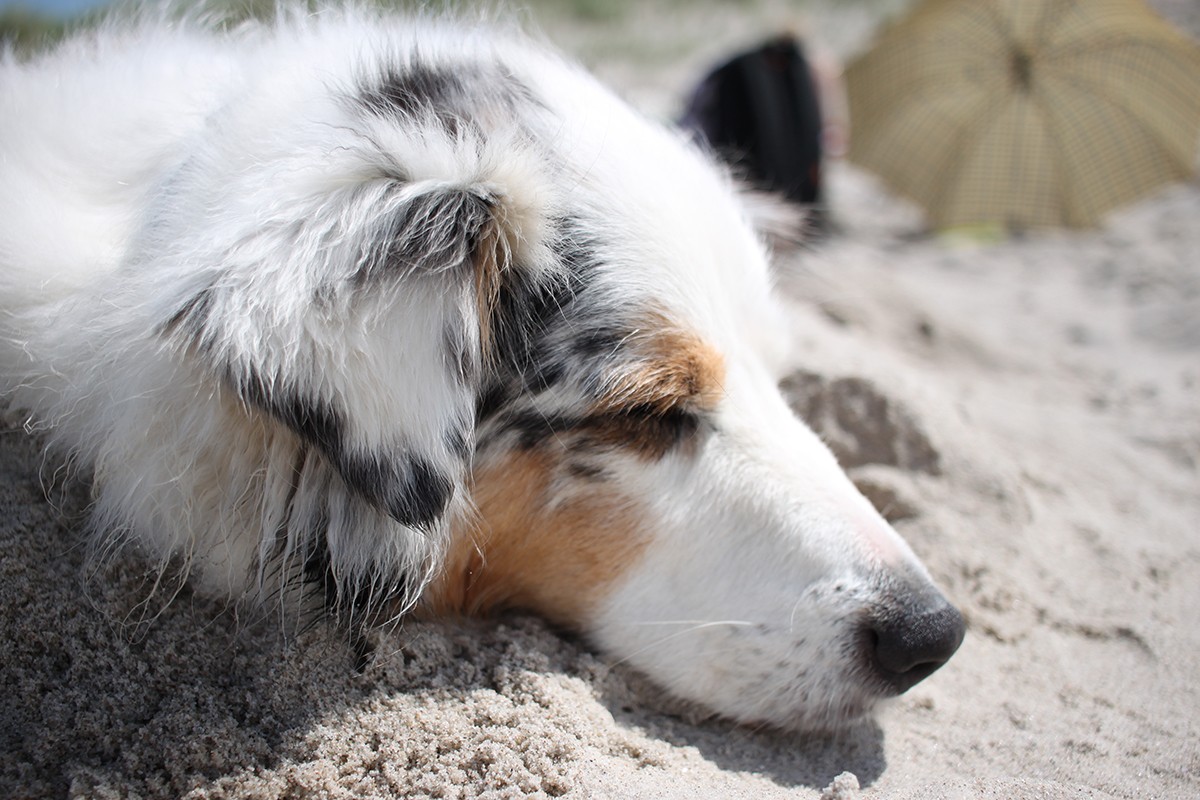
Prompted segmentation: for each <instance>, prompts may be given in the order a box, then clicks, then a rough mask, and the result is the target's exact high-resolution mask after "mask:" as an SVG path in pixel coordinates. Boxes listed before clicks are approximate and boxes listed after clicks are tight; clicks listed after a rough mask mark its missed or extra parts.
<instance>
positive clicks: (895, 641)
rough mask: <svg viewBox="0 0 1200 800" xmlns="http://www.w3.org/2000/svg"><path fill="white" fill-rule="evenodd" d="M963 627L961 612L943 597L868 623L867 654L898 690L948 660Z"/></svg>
mask: <svg viewBox="0 0 1200 800" xmlns="http://www.w3.org/2000/svg"><path fill="white" fill-rule="evenodd" d="M966 628H967V625H966V621H965V620H964V619H963V615H962V614H961V613H960V612H959V610H958V609H957V608H955V607H954V606H952V605H950V604H949V603H947V602H945V601H944V600H943V601H942V602H941V603H939V604H938V605H936V606H934V607H932V608H928V607H926V608H922V609H919V610H915V611H913V610H910V611H908V612H907V613H903V614H899V615H894V616H892V615H889V616H888V617H887V618H885V619H879V620H876V621H874V622H871V623H869V624H868V626H867V632H868V636H867V646H868V648H869V652H868V658H869V659H870V661H871V664H872V666H873V667H874V671H875V672H876V673H877V674H878V675H879V676H880V677H881V678H882V679H883V680H884V681H885V682H886V683H887V684H888V686H889V687H890V688H891V689H893V690H894V691H895V693H896V694H900V693H902V692H906V691H908V690H909V689H910V688H912V687H913V686H915V685H916V684H918V683H920V682H921V681H923V680H925V679H926V678H928V677H929V676H930V675H932V674H933V673H934V672H935V671H936V670H937V669H938V668H939V667H941V666H942V665H943V664H945V663H946V662H947V661H949V660H950V656H952V655H954V653H955V651H956V650H958V646H959V645H960V644H962V640H963V635H964V633H965V632H966Z"/></svg>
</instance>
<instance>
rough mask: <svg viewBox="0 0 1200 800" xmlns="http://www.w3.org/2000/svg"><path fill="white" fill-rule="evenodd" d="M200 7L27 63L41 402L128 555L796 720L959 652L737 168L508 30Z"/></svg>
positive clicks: (3, 95)
mask: <svg viewBox="0 0 1200 800" xmlns="http://www.w3.org/2000/svg"><path fill="white" fill-rule="evenodd" d="M168 16H169V15H164V14H160V15H159V16H158V17H153V18H151V17H143V18H141V19H136V20H132V21H130V20H128V19H127V20H125V21H124V22H109V23H107V24H102V25H100V26H99V27H98V28H97V29H96V30H93V31H91V32H87V33H82V34H78V35H76V36H75V37H73V38H70V39H68V40H67V41H65V42H62V43H60V44H58V45H57V46H55V47H54V48H53V49H51V50H50V51H49V52H47V53H44V54H42V55H39V56H36V57H34V58H32V59H29V60H20V59H18V58H16V57H14V56H13V55H11V54H9V55H7V56H6V57H5V59H4V62H3V67H2V72H0V183H2V185H3V187H4V191H3V193H2V194H0V272H2V274H0V296H2V298H3V301H2V308H3V313H2V315H0V317H2V318H0V328H2V335H0V339H2V341H0V369H2V373H3V378H2V380H3V390H4V393H5V397H6V398H7V401H8V403H9V406H10V409H21V410H24V413H26V414H27V419H28V422H27V423H26V424H27V427H28V428H29V429H30V430H31V431H34V432H38V433H39V434H41V435H43V436H45V438H46V442H47V447H48V448H49V449H50V450H51V451H53V452H55V453H59V454H62V455H63V456H64V457H65V458H66V460H67V463H69V465H70V466H71V467H72V468H73V469H75V470H76V471H77V472H79V473H81V474H83V475H85V476H86V477H87V478H89V479H90V481H91V491H92V498H93V504H92V509H91V525H92V526H93V528H94V531H95V533H94V535H95V537H96V541H97V542H98V545H97V546H98V547H99V548H100V549H101V550H102V551H104V552H111V551H112V550H114V549H115V548H118V547H121V546H132V547H135V548H137V549H140V550H141V551H142V552H144V553H147V554H149V555H150V557H152V558H153V559H155V560H156V561H157V562H158V563H160V564H162V565H164V568H165V565H167V564H179V565H182V568H183V569H184V570H185V571H186V573H187V574H188V576H189V579H190V580H191V581H192V582H193V583H194V585H195V586H196V587H197V588H198V589H199V590H201V591H204V592H207V593H210V594H214V595H219V596H227V597H232V598H241V599H245V600H246V601H247V602H252V603H258V604H262V605H263V607H266V608H274V609H277V612H278V613H279V614H280V615H281V617H283V618H285V623H286V620H295V619H297V618H301V617H304V615H306V614H309V613H312V612H313V611H314V610H323V613H326V614H328V615H331V616H332V617H334V618H336V619H338V620H340V621H341V623H342V624H344V625H346V626H348V627H349V628H351V629H356V630H361V629H363V628H365V627H369V626H372V625H377V624H382V623H383V622H387V621H389V620H392V619H396V618H399V617H400V616H402V615H404V614H407V613H423V614H450V615H453V614H465V615H482V614H487V613H489V612H494V611H497V610H499V609H504V608H514V607H515V608H521V609H527V610H531V611H533V612H536V613H538V614H541V615H542V616H544V617H545V618H546V619H548V620H549V621H550V622H551V623H552V624H555V625H557V626H561V627H562V628H564V629H569V630H574V631H578V632H580V633H581V634H582V635H583V636H584V637H586V639H587V641H589V642H590V643H591V644H592V645H593V646H595V647H596V648H597V649H598V650H599V651H601V652H602V653H604V654H606V655H607V656H608V657H610V658H612V659H616V660H620V661H622V662H625V663H628V664H630V665H632V666H633V667H635V668H636V669H638V670H640V671H642V672H644V673H645V674H647V675H648V676H649V677H650V678H651V679H652V680H654V681H656V682H657V683H658V684H660V685H661V686H663V687H665V688H666V689H667V690H669V691H670V692H673V693H675V694H677V695H679V696H682V697H684V698H687V699H690V700H694V701H697V702H699V703H701V704H703V705H705V706H706V707H708V708H710V709H712V710H714V711H715V712H717V713H719V714H721V715H725V716H727V717H730V718H732V719H735V720H741V721H746V722H754V723H763V724H770V725H774V726H780V727H783V728H790V729H797V730H809V731H818V730H830V729H836V728H838V727H839V726H842V725H844V724H846V723H847V722H849V721H851V720H854V719H856V718H859V717H861V716H862V715H864V714H866V713H867V712H869V710H870V709H871V708H872V707H873V706H874V705H875V704H876V702H877V701H878V700H880V699H881V698H885V697H888V696H893V695H895V694H898V693H900V692H903V691H905V690H907V689H908V688H909V687H910V686H912V685H913V684H915V683H916V682H917V681H919V680H922V679H923V678H924V677H926V676H927V675H929V674H930V673H931V672H933V671H934V670H935V669H937V668H938V667H939V666H940V665H942V664H943V663H944V662H945V661H946V660H947V659H948V658H949V657H950V656H951V654H952V653H953V652H954V651H955V650H956V648H957V647H958V645H959V643H960V642H961V640H962V637H963V631H964V627H965V626H964V622H963V618H962V616H961V614H960V613H959V612H958V611H957V610H956V609H955V608H954V607H953V606H952V605H951V604H950V603H949V602H948V601H947V600H946V599H945V598H944V597H943V595H942V594H941V593H940V592H939V591H938V590H937V589H936V588H935V587H934V585H933V583H932V581H931V579H930V577H929V575H928V573H927V572H926V570H925V569H924V568H923V567H922V566H921V564H920V563H919V561H918V559H917V558H916V557H915V556H914V554H913V553H912V551H911V550H910V549H909V547H908V546H907V545H906V544H905V543H904V542H903V540H902V539H901V538H900V537H899V536H898V534H897V533H896V532H895V531H894V530H893V529H892V528H891V527H889V525H888V524H887V523H886V522H885V521H884V520H883V519H882V518H881V516H880V515H879V514H878V513H877V512H876V510H875V509H874V508H873V507H872V506H871V505H870V503H869V502H868V501H867V500H866V499H864V497H862V496H861V495H860V494H859V493H858V491H857V490H856V489H855V487H854V486H853V484H852V483H851V482H850V481H849V479H848V478H847V477H846V476H845V475H844V474H843V472H842V471H841V470H840V469H839V467H838V465H837V463H836V461H835V460H834V457H833V456H832V455H831V453H830V451H829V450H828V449H827V448H826V447H825V445H824V444H822V442H821V441H820V440H819V439H818V437H817V436H816V435H815V434H814V433H813V432H812V431H811V430H809V429H808V428H806V427H805V425H804V424H803V423H802V422H800V421H799V420H798V419H797V418H796V417H795V416H794V415H793V413H792V412H791V411H790V410H789V408H788V404H787V403H786V402H785V399H784V397H783V396H782V395H781V393H780V390H779V388H778V380H779V377H780V374H781V370H782V368H783V366H784V365H785V363H786V361H785V356H786V352H785V351H784V349H783V344H784V343H785V342H786V341H787V338H788V337H787V333H786V325H785V323H786V320H785V318H784V316H783V312H782V311H781V310H780V306H779V305H778V304H777V302H776V300H775V299H773V296H772V283H773V277H772V273H771V268H770V265H769V257H768V252H767V249H766V247H765V245H764V236H763V234H762V233H761V231H760V230H758V229H756V227H755V214H754V209H755V207H756V206H761V203H760V202H753V203H752V202H747V201H746V200H745V198H744V196H743V194H742V192H741V191H740V190H739V188H738V186H737V185H736V183H735V181H734V180H733V179H732V178H731V177H730V175H729V174H728V171H727V170H725V169H723V168H722V167H721V166H719V165H718V164H717V163H716V160H715V159H714V158H713V157H712V156H711V155H710V154H708V153H705V152H703V150H702V149H700V147H698V146H697V145H695V144H694V143H692V142H689V141H688V140H687V139H686V137H685V136H683V135H682V134H680V133H677V132H674V131H672V130H670V129H668V128H667V127H665V126H661V125H659V124H656V123H653V122H651V121H648V120H646V119H644V118H642V117H640V116H639V115H638V114H637V113H635V112H634V111H632V110H631V109H630V108H629V107H627V106H626V105H625V104H624V103H622V102H621V101H620V100H619V99H617V98H616V97H615V96H614V94H612V93H611V92H610V91H608V90H606V89H605V88H603V87H601V86H600V85H599V84H598V83H597V82H596V81H595V80H594V79H592V78H591V77H589V76H588V75H587V74H585V73H584V72H583V71H582V70H581V69H580V68H579V67H577V66H575V65H574V64H572V63H570V62H569V61H568V60H566V59H564V58H562V57H560V56H559V55H556V54H555V53H554V52H552V51H551V49H550V48H548V47H546V46H543V45H541V44H538V43H536V42H533V41H531V40H530V39H529V38H526V37H525V36H524V35H522V34H520V33H518V32H516V31H514V30H510V29H507V28H505V26H504V25H502V24H500V23H483V24H477V25H466V26H464V25H462V24H460V23H456V22H453V21H448V20H444V19H431V18H412V17H401V18H395V17H389V16H386V15H382V14H377V13H373V12H369V11H364V10H355V9H342V10H340V11H327V12H323V13H319V14H316V15H307V14H299V13H296V14H287V13H286V12H281V14H280V18H279V19H278V20H276V21H273V22H258V23H245V24H241V25H222V24H217V23H212V22H206V21H204V20H196V19H188V18H186V17H184V18H180V17H179V15H176V16H175V17H171V18H168Z"/></svg>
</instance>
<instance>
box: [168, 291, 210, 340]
mask: <svg viewBox="0 0 1200 800" xmlns="http://www.w3.org/2000/svg"><path fill="white" fill-rule="evenodd" d="M212 306H213V298H212V290H211V289H205V290H203V291H201V292H197V293H196V294H195V295H193V296H192V297H191V298H190V299H189V300H188V301H187V302H186V303H184V304H183V306H181V307H180V309H179V310H178V311H176V312H175V313H174V314H172V315H171V317H170V318H169V319H168V320H167V321H166V322H165V323H163V324H162V325H161V326H159V328H158V331H157V332H158V333H159V334H160V335H171V334H174V333H175V332H177V331H182V332H183V333H184V335H185V336H186V338H187V339H188V340H189V341H190V342H192V343H193V344H195V345H196V346H198V347H201V348H203V347H204V338H205V330H207V328H208V321H209V318H210V317H211V316H212Z"/></svg>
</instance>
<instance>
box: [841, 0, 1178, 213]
mask: <svg viewBox="0 0 1200 800" xmlns="http://www.w3.org/2000/svg"><path fill="white" fill-rule="evenodd" d="M846 80H847V84H848V90H849V96H850V125H851V142H850V152H849V156H850V159H851V160H852V161H855V162H856V163H858V164H861V165H862V166H864V167H867V168H868V169H870V170H872V171H874V172H876V173H878V174H879V175H880V176H882V177H883V178H884V179H885V180H886V181H887V182H888V183H889V184H891V186H892V187H893V188H894V189H896V190H897V191H899V192H900V193H902V194H905V195H907V196H909V197H911V198H913V199H914V200H916V201H917V202H919V203H920V204H922V205H923V206H924V207H925V209H926V210H927V212H928V214H929V218H930V222H931V223H932V224H933V226H934V227H936V228H948V227H954V226H960V225H975V224H980V223H999V224H1001V225H1006V226H1008V227H1010V228H1014V229H1024V228H1031V227H1044V226H1051V225H1068V226H1076V227H1078V226H1086V225H1093V224H1095V223H1096V222H1098V221H1099V219H1100V216H1101V215H1102V214H1103V213H1104V212H1105V211H1107V210H1108V209H1110V208H1112V207H1114V206H1116V205H1119V204H1121V203H1124V202H1127V201H1129V200H1132V199H1133V198H1135V197H1137V196H1139V195H1141V194H1143V193H1145V192H1146V191H1148V190H1149V189H1152V188H1153V187H1155V186H1157V185H1159V184H1161V183H1164V182H1167V181H1173V180H1179V179H1182V178H1186V177H1187V176H1188V175H1190V174H1192V172H1193V171H1194V169H1195V164H1196V153H1197V150H1196V147H1197V132H1198V130H1200V50H1198V49H1197V48H1196V46H1195V45H1194V44H1193V43H1192V42H1191V41H1190V40H1188V39H1187V38H1186V37H1185V36H1184V35H1183V34H1181V33H1180V32H1178V31H1177V30H1175V29H1174V28H1173V27H1171V25H1169V24H1168V23H1167V22H1166V21H1164V20H1163V19H1162V18H1160V17H1159V16H1158V15H1157V14H1155V13H1154V12H1153V11H1152V10H1151V9H1150V8H1149V7H1147V6H1146V5H1145V4H1144V3H1143V2H1141V0H927V2H924V3H922V4H921V5H920V6H918V7H917V8H916V9H915V10H914V11H913V12H912V13H910V14H909V15H908V16H907V17H905V18H904V19H903V20H902V21H901V22H899V23H898V24H896V25H894V26H893V27H891V28H890V29H889V30H887V31H886V32H885V33H884V34H883V36H882V37H881V39H880V40H879V41H878V42H877V43H876V45H875V46H874V47H873V48H872V49H871V50H870V51H869V52H867V53H866V54H865V55H864V56H862V57H861V58H859V59H858V60H857V61H855V62H854V63H853V64H851V66H850V67H849V68H848V69H847V71H846Z"/></svg>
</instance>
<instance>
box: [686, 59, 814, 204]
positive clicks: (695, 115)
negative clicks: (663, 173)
mask: <svg viewBox="0 0 1200 800" xmlns="http://www.w3.org/2000/svg"><path fill="white" fill-rule="evenodd" d="M681 124H682V125H683V126H684V127H685V128H688V129H690V130H692V131H694V132H696V133H698V134H699V135H701V136H703V137H704V139H705V140H707V141H708V143H709V144H710V145H711V146H712V148H713V149H714V150H715V151H716V152H717V153H718V154H720V156H721V157H722V158H724V159H725V160H726V161H727V162H728V163H730V164H732V165H733V166H734V167H735V168H737V169H738V170H740V171H742V172H743V173H744V175H745V177H747V178H749V179H750V181H751V182H753V183H754V184H755V185H756V186H757V187H758V188H760V189H765V190H768V191H773V192H779V193H781V194H783V195H784V196H786V197H787V198H788V199H789V200H794V201H796V202H798V203H805V204H813V203H818V202H820V199H821V111H820V108H819V107H818V106H817V92H816V87H815V85H814V83H813V77H812V73H811V71H810V70H809V66H808V62H807V61H806V60H805V58H804V54H803V53H802V52H801V50H800V46H799V45H798V44H797V42H796V40H795V39H793V38H791V37H782V38H780V39H776V40H774V41H771V42H768V43H767V44H765V45H763V46H762V47H760V48H758V49H757V50H754V51H751V52H749V53H745V54H743V55H740V56H737V57H736V58H734V59H733V60H732V61H730V62H728V63H727V64H725V65H723V66H721V67H718V68H717V69H716V70H715V71H713V73H712V74H711V75H709V76H708V77H707V78H705V79H704V81H703V82H702V83H701V84H700V86H699V87H698V88H697V89H696V92H695V94H694V95H693V96H692V101H691V103H690V105H689V106H688V109H687V112H686V113H685V115H684V118H683V120H682V123H681Z"/></svg>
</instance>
